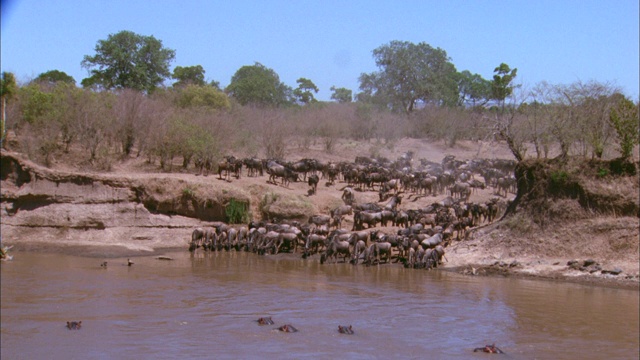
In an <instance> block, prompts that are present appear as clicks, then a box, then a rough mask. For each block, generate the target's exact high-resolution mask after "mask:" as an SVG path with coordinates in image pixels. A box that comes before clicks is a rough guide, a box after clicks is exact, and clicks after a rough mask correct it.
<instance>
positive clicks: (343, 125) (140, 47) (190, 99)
mask: <svg viewBox="0 0 640 360" xmlns="http://www.w3.org/2000/svg"><path fill="white" fill-rule="evenodd" d="M372 54H373V58H374V61H375V63H376V65H377V66H378V71H375V72H372V73H368V74H367V73H363V74H362V75H361V76H360V78H359V81H360V92H358V93H356V94H355V96H352V94H353V92H352V90H351V89H345V88H341V87H336V86H333V87H332V88H331V90H332V92H333V95H332V97H331V98H332V99H333V100H335V101H332V102H320V101H317V100H316V99H315V96H314V94H316V93H317V92H318V88H317V87H316V85H315V84H314V83H313V81H312V80H311V79H307V78H304V77H300V78H299V79H298V80H297V81H296V84H297V87H296V88H292V87H290V86H288V85H287V84H284V83H283V82H281V81H280V79H279V76H278V74H277V73H276V71H275V70H273V69H270V68H268V67H267V66H265V65H263V64H260V63H257V62H256V63H255V64H253V65H245V66H242V67H241V68H240V69H238V71H237V72H236V74H234V76H233V77H232V79H231V82H230V84H229V85H228V86H227V87H225V88H224V89H222V88H221V87H220V84H219V82H217V81H215V80H210V81H205V70H204V69H203V68H202V66H200V65H194V66H185V67H182V66H177V67H175V69H174V70H173V72H171V71H170V63H171V62H172V61H173V59H174V58H175V50H172V49H167V48H165V47H164V46H163V45H162V42H161V41H160V40H158V39H155V38H154V37H153V36H142V35H138V34H135V33H133V32H130V31H122V32H119V33H117V34H111V35H109V36H108V38H107V39H106V40H99V41H98V43H97V45H96V47H95V54H93V55H86V56H85V57H84V59H83V60H82V66H83V67H85V68H86V69H87V70H88V71H89V72H90V76H89V77H88V78H86V79H83V80H82V81H81V85H82V86H81V87H78V86H77V85H76V81H75V79H73V78H72V77H70V76H68V75H67V74H65V73H64V72H62V71H59V70H51V71H48V72H45V73H42V74H40V75H39V76H37V77H36V78H35V79H33V80H32V81H29V82H26V83H20V84H18V83H17V81H16V79H15V77H14V76H13V74H11V73H3V74H2V84H1V85H2V86H1V88H2V92H1V96H2V114H3V116H2V131H1V133H2V145H3V146H5V147H10V148H13V150H16V151H20V152H23V153H26V154H27V155H28V156H29V157H30V158H31V159H32V160H34V161H37V162H39V163H43V164H45V165H50V163H51V161H52V159H54V158H56V156H57V154H60V153H63V152H68V151H69V150H70V149H71V148H72V147H76V148H77V147H79V148H82V149H83V151H84V156H83V159H82V162H83V164H85V165H86V166H89V167H93V168H97V169H101V170H109V169H110V167H111V165H112V164H113V162H114V161H117V158H118V157H121V156H130V155H136V156H143V157H146V158H147V160H148V162H149V163H153V164H157V165H158V166H159V167H160V168H161V169H162V170H163V171H172V170H173V169H172V166H173V161H172V160H173V159H176V158H180V159H182V167H184V168H188V167H189V166H190V165H191V164H193V163H194V162H195V161H196V160H198V161H204V160H208V161H210V163H213V164H215V163H216V162H217V160H218V159H220V158H221V157H222V156H224V155H227V154H243V155H247V156H249V155H256V156H261V157H265V158H283V157H285V156H286V155H287V154H286V153H285V152H286V149H287V148H289V149H290V148H292V146H291V145H292V144H293V145H294V147H295V146H297V147H299V148H308V147H309V146H310V145H311V144H312V143H314V142H316V141H321V142H322V144H323V146H324V148H325V149H326V150H327V151H329V152H330V151H333V150H334V145H335V143H336V140H337V139H338V138H351V139H356V140H370V139H377V140H378V142H379V143H381V144H382V143H384V144H386V146H393V144H394V142H395V141H396V140H397V139H400V138H403V137H412V138H429V139H432V140H446V141H447V143H448V144H450V145H454V144H455V143H456V142H457V141H459V140H462V139H467V140H478V139H485V140H492V139H499V140H505V141H506V143H507V144H508V145H509V148H510V149H511V151H512V153H513V155H514V157H515V158H516V159H517V160H519V161H520V160H523V159H525V158H531V157H535V158H547V157H549V156H550V153H551V151H552V149H554V148H559V149H560V158H566V157H567V156H569V155H578V156H582V157H591V158H595V159H600V158H603V157H605V158H611V157H616V156H618V155H619V156H620V157H621V158H623V159H626V158H629V157H630V156H631V155H632V151H633V149H634V146H636V145H637V144H638V139H639V134H638V101H637V100H636V101H635V102H634V101H632V100H630V99H628V98H627V97H626V96H625V95H624V94H622V93H621V92H620V90H619V89H618V88H617V87H616V86H615V85H612V84H609V83H599V82H582V81H576V82H575V83H572V84H557V85H554V84H549V83H544V82H543V83H540V84H536V85H534V86H533V87H531V88H528V89H525V88H523V87H522V85H519V84H517V83H516V82H515V80H516V79H517V75H518V72H517V69H516V68H511V67H510V66H509V65H507V64H504V63H502V64H500V65H498V66H497V67H496V68H495V69H494V76H493V78H492V79H484V78H482V76H480V75H478V74H474V73H472V72H470V71H468V70H463V71H459V70H458V69H457V68H456V67H455V65H454V64H453V62H452V59H451V58H450V57H449V56H448V55H447V53H446V51H445V50H443V49H441V48H434V47H432V46H430V45H429V44H427V43H425V42H421V43H418V44H414V43H411V42H406V41H391V42H390V43H388V44H383V45H381V46H380V47H378V48H376V49H374V50H373V52H372ZM168 79H172V80H173V81H174V82H173V83H172V84H171V85H170V86H167V85H165V82H166V81H167V80H168ZM5 125H6V129H9V130H11V133H12V134H15V135H16V136H17V137H18V138H20V139H21V141H20V142H14V143H12V142H11V141H12V140H11V138H9V139H5ZM528 144H532V145H533V147H532V149H533V153H530V152H528V151H527V150H528V149H529V147H528V146H527V145H528ZM16 147H17V148H16ZM609 149H616V152H615V153H614V152H612V151H611V150H609ZM608 150H609V153H606V152H607V151H608ZM370 155H373V154H370Z"/></svg>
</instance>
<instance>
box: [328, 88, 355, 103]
mask: <svg viewBox="0 0 640 360" xmlns="http://www.w3.org/2000/svg"><path fill="white" fill-rule="evenodd" d="M331 91H333V93H332V94H331V100H335V101H337V102H339V103H341V104H343V103H350V102H351V101H352V99H353V95H352V92H351V90H349V89H347V88H343V87H342V88H336V87H335V86H332V87H331Z"/></svg>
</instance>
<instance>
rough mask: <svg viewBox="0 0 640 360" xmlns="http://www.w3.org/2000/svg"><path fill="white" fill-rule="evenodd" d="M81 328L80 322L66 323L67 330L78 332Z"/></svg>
mask: <svg viewBox="0 0 640 360" xmlns="http://www.w3.org/2000/svg"><path fill="white" fill-rule="evenodd" d="M80 327H82V321H67V329H69V330H80Z"/></svg>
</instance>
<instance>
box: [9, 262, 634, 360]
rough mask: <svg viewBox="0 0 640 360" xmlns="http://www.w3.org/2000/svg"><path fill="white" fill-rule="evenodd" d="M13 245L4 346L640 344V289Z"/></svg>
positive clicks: (562, 354)
mask: <svg viewBox="0 0 640 360" xmlns="http://www.w3.org/2000/svg"><path fill="white" fill-rule="evenodd" d="M13 255H14V256H15V258H14V260H13V261H9V262H4V263H2V264H1V266H0V269H1V270H0V271H1V280H2V281H1V291H2V292H1V295H2V298H1V299H2V303H1V320H2V321H1V325H2V326H1V333H0V335H1V357H2V359H105V358H118V359H134V358H135V359H138V358H154V359H158V358H159V359H174V358H178V357H184V358H188V359H198V358H215V359H250V358H278V359H283V358H291V359H304V358H309V359H320V358H352V359H389V358H404V359H413V358H416V359H417V358H429V359H474V358H478V359H483V358H484V357H485V356H489V355H488V354H482V353H474V352H473V349H474V348H475V347H481V346H484V345H486V344H493V343H495V344H496V346H497V347H499V348H501V349H502V350H503V351H504V352H505V353H506V355H503V356H500V358H507V359H638V358H639V356H640V350H639V348H640V344H639V340H638V335H639V332H640V330H639V329H640V324H639V321H640V320H639V292H637V291H632V290H622V289H609V288H600V287H591V286H584V285H578V284H567V283H556V282H550V281H539V280H524V279H513V278H497V277H472V276H463V275H459V274H455V273H451V272H445V271H438V270H435V271H425V270H412V269H404V268H403V267H402V266H400V265H398V264H383V265H380V266H370V267H367V266H363V265H358V266H354V265H349V264H343V263H338V264H324V265H320V264H319V261H318V260H317V259H315V258H311V259H306V260H303V259H300V258H299V257H297V256H295V257H294V256H293V255H276V256H259V255H255V254H252V253H242V252H240V253H236V252H219V253H206V254H205V253H203V252H201V251H200V250H198V251H197V252H196V253H195V254H193V255H192V254H190V253H189V252H187V251H186V250H185V251H180V252H168V253H166V254H165V255H167V256H169V257H172V258H173V260H170V261H169V260H159V259H156V258H155V257H153V256H150V257H136V258H132V261H134V262H135V264H134V265H132V266H130V267H129V266H126V263H127V259H126V258H109V259H103V258H96V257H77V256H70V255H59V254H45V253H26V252H14V253H13ZM104 260H106V261H107V262H108V264H107V267H106V268H103V267H101V266H100V264H101V262H102V261H104ZM264 316H271V317H272V318H273V320H274V321H275V325H265V326H259V325H258V324H257V322H256V321H255V320H256V319H258V318H259V317H264ZM67 321H82V328H81V329H80V330H77V331H76V330H68V329H67V328H66V326H65V325H66V322H67ZM284 324H291V325H293V326H294V327H296V328H297V329H298V330H299V331H298V332H297V333H283V332H279V331H277V330H274V329H276V328H277V327H278V326H280V325H284ZM338 325H352V326H353V329H354V331H355V334H353V335H345V334H340V333H338V331H337V329H338Z"/></svg>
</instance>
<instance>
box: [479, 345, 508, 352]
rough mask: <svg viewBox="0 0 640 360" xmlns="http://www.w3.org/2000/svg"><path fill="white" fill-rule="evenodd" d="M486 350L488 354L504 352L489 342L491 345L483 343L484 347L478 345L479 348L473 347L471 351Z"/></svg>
mask: <svg viewBox="0 0 640 360" xmlns="http://www.w3.org/2000/svg"><path fill="white" fill-rule="evenodd" d="M478 351H481V352H486V353H489V354H504V351H502V350H500V349H499V348H498V347H496V344H491V345H485V346H484V347H479V348H475V349H473V352H478Z"/></svg>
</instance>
